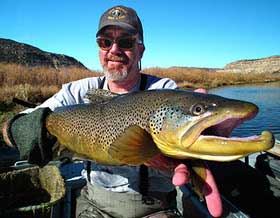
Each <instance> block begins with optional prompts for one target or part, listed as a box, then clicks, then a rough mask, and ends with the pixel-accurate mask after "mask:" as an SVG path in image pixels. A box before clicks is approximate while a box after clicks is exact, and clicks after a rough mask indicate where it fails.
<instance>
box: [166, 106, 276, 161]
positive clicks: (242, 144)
mask: <svg viewBox="0 0 280 218" xmlns="http://www.w3.org/2000/svg"><path fill="white" fill-rule="evenodd" d="M246 106H247V105H246ZM257 113H258V108H257V107H256V106H255V105H253V106H250V107H247V108H246V110H244V109H242V111H241V110H240V111H238V110H231V111H229V110H227V111H219V112H217V113H209V114H208V115H207V116H206V117H204V118H203V119H200V120H199V119H198V120H199V121H197V122H196V123H195V124H194V125H193V126H192V127H191V129H188V130H186V131H185V132H184V134H183V135H182V137H181V141H180V142H179V144H180V146H177V147H176V149H174V150H169V151H168V154H167V155H168V156H171V157H176V158H179V159H185V158H197V159H202V160H211V161H232V160H237V159H240V158H242V157H244V156H247V155H249V154H251V153H255V152H259V151H264V150H268V149H270V148H272V147H273V145H274V141H275V139H274V136H273V134H272V133H271V132H269V131H263V132H262V133H261V135H254V136H249V137H242V138H241V137H230V135H231V133H232V131H233V130H234V129H235V128H236V127H237V126H239V125H241V124H242V123H244V122H245V121H247V120H251V119H253V118H254V117H255V116H256V114H257Z"/></svg>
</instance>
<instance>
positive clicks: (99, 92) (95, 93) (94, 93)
mask: <svg viewBox="0 0 280 218" xmlns="http://www.w3.org/2000/svg"><path fill="white" fill-rule="evenodd" d="M116 96H119V94H116V93H113V92H111V91H110V90H104V89H89V90H88V91H87V93H86V94H85V97H84V98H85V99H87V100H88V101H89V102H90V103H93V104H96V103H97V104H102V103H104V102H107V101H108V100H110V99H112V98H114V97H116Z"/></svg>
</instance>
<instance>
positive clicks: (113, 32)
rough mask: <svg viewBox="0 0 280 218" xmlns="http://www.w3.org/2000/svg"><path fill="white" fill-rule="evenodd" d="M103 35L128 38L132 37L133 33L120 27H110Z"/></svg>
mask: <svg viewBox="0 0 280 218" xmlns="http://www.w3.org/2000/svg"><path fill="white" fill-rule="evenodd" d="M101 34H102V35H112V36H113V35H121V36H127V35H132V34H131V32H129V31H127V30H126V29H123V28H121V27H118V26H108V27H106V28H105V29H104V30H103V31H102V33H101Z"/></svg>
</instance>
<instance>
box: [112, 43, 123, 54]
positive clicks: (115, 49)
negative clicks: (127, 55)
mask: <svg viewBox="0 0 280 218" xmlns="http://www.w3.org/2000/svg"><path fill="white" fill-rule="evenodd" d="M110 52H111V53H114V54H116V53H121V49H120V48H119V46H118V43H116V42H114V43H113V45H112V48H111V49H110Z"/></svg>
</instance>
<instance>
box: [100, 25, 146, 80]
mask: <svg viewBox="0 0 280 218" xmlns="http://www.w3.org/2000/svg"><path fill="white" fill-rule="evenodd" d="M99 37H100V38H105V39H109V40H111V42H112V41H113V44H112V46H111V48H109V49H102V48H99V59H100V63H101V65H102V67H103V71H104V73H105V76H106V77H107V78H108V79H109V80H112V81H123V80H125V79H127V78H128V77H132V76H134V75H135V74H136V72H137V70H138V66H137V63H138V61H139V60H140V59H141V58H142V55H143V52H144V45H142V44H139V43H137V41H138V40H139V36H138V35H135V36H132V35H131V34H129V33H128V32H127V31H126V30H124V29H122V28H120V27H116V26H112V27H107V28H106V29H105V30H104V31H103V32H102V33H101V34H100V35H99ZM135 37H136V39H135ZM119 39H122V40H129V41H128V44H127V43H125V45H129V44H131V42H134V43H132V44H133V46H130V47H132V48H129V49H126V48H122V47H123V43H124V42H125V41H119ZM131 39H134V41H133V40H132V41H131ZM105 44H106V45H107V44H110V43H105Z"/></svg>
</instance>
